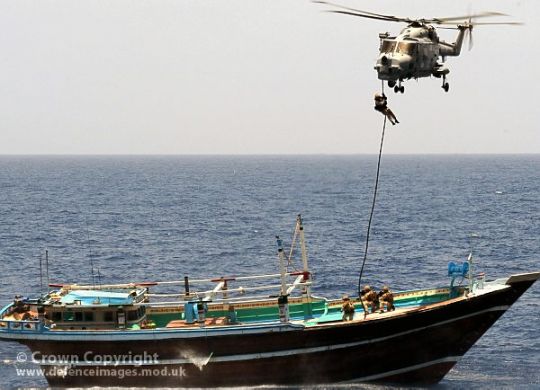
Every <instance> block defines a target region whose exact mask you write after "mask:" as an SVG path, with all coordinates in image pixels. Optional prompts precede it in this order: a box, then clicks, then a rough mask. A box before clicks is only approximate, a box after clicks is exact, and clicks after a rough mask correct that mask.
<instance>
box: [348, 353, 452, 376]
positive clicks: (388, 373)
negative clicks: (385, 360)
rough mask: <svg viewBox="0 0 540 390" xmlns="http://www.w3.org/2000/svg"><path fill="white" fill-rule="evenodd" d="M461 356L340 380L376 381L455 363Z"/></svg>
mask: <svg viewBox="0 0 540 390" xmlns="http://www.w3.org/2000/svg"><path fill="white" fill-rule="evenodd" d="M460 357H461V356H448V357H445V358H442V359H437V360H432V361H429V362H425V363H420V364H416V365H414V366H409V367H404V368H399V369H397V370H392V371H386V372H383V373H380V374H375V375H370V376H364V377H360V378H357V379H355V380H354V381H349V382H340V383H352V382H357V381H362V382H369V381H376V380H378V379H383V378H387V377H389V376H394V375H399V374H405V373H407V372H411V371H416V370H420V369H422V368H426V367H429V366H433V365H435V364H440V363H454V364H455V363H457V361H458V360H459V359H460Z"/></svg>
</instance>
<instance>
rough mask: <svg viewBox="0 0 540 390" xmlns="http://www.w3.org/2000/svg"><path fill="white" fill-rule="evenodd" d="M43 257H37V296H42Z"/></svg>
mask: <svg viewBox="0 0 540 390" xmlns="http://www.w3.org/2000/svg"><path fill="white" fill-rule="evenodd" d="M42 263H43V255H39V294H40V295H41V294H43V265H42Z"/></svg>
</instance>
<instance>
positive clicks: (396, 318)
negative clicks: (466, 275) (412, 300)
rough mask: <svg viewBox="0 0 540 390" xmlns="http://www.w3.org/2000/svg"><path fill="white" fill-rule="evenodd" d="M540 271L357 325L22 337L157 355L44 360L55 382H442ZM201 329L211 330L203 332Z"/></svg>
mask: <svg viewBox="0 0 540 390" xmlns="http://www.w3.org/2000/svg"><path fill="white" fill-rule="evenodd" d="M539 276H540V273H534V274H524V275H518V276H513V277H510V278H509V279H508V280H507V281H506V283H504V281H503V282H502V283H501V284H502V286H501V288H496V289H493V290H492V291H488V292H485V293H482V294H478V295H476V296H471V297H469V298H467V297H461V298H456V299H453V300H449V301H445V302H442V303H440V304H435V305H428V306H425V307H418V308H415V309H414V310H407V311H404V312H403V313H399V312H395V313H385V314H370V315H369V316H368V317H367V319H365V320H364V319H359V320H356V321H352V322H334V323H321V324H318V325H314V326H310V327H303V326H289V327H268V328H265V327H260V329H257V330H255V331H251V332H248V331H245V332H242V334H241V335H239V334H238V331H237V332H236V333H234V332H233V331H231V332H230V334H228V333H227V332H220V333H213V332H212V331H211V330H210V329H208V330H207V331H206V330H198V332H199V336H197V337H185V332H184V333H183V335H184V336H180V333H178V336H177V337H175V336H174V333H172V334H169V335H168V336H167V337H165V336H163V335H162V334H161V333H157V332H156V333H155V334H154V335H151V334H149V333H148V332H147V333H146V334H147V335H148V336H147V339H140V340H137V341H134V340H115V339H111V340H102V341H96V338H95V337H94V338H92V337H91V336H89V338H88V339H87V340H85V339H84V338H81V339H79V340H76V341H75V340H71V341H70V340H66V341H62V340H58V339H56V340H53V339H51V340H32V339H25V340H18V341H19V342H21V343H23V344H26V345H27V346H28V347H29V348H30V349H31V350H32V351H34V352H35V357H36V358H37V359H38V360H39V359H40V357H44V356H51V355H52V356H78V357H80V358H81V362H82V361H83V360H85V359H83V355H84V354H85V353H88V351H91V355H92V356H111V355H114V356H117V355H131V356H142V355H143V354H146V355H150V354H154V353H155V354H157V358H156V359H155V360H154V361H152V362H145V363H144V364H140V365H139V364H132V363H129V364H126V363H120V364H118V365H103V364H93V363H92V362H87V361H84V363H80V364H73V365H71V367H68V366H67V365H66V364H51V363H47V364H43V365H42V368H43V370H44V374H45V376H46V378H47V380H48V382H49V384H50V385H52V386H70V387H71V386H138V387H140V386H145V387H164V386H170V387H215V386H253V385H265V384H266V385H268V384H287V385H291V384H295V385H309V384H324V383H336V382H349V381H351V382H352V381H360V382H389V383H407V384H432V383H436V382H438V381H440V380H441V379H442V378H443V377H444V376H445V375H446V373H447V372H448V371H449V370H450V369H451V368H452V367H453V366H454V364H455V363H456V362H457V361H458V360H459V358H460V357H461V356H463V355H464V354H465V353H466V352H467V350H469V348H470V347H471V346H472V345H473V344H474V343H475V342H476V341H477V340H478V339H479V338H480V337H481V336H482V334H484V333H485V332H486V331H487V330H488V329H489V328H490V327H491V326H492V325H493V324H494V323H495V322H496V321H497V319H498V318H499V317H500V316H501V315H502V314H504V312H505V311H506V310H507V309H508V308H509V307H510V306H511V305H512V304H513V303H514V302H515V301H516V300H517V299H518V298H519V296H521V295H522V294H523V293H524V292H525V291H526V290H527V289H528V288H529V287H530V286H531V285H532V284H533V283H534V282H535V281H536V279H538V277H539ZM200 332H203V333H204V332H207V333H206V336H204V335H203V336H200V335H201V333H200Z"/></svg>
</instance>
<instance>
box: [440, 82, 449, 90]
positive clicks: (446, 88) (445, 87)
mask: <svg viewBox="0 0 540 390" xmlns="http://www.w3.org/2000/svg"><path fill="white" fill-rule="evenodd" d="M442 89H444V92H448V90H449V89H450V84H448V83H444V84H443V85H442Z"/></svg>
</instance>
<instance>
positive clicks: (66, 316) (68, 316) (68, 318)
mask: <svg viewBox="0 0 540 390" xmlns="http://www.w3.org/2000/svg"><path fill="white" fill-rule="evenodd" d="M63 314H64V316H63V317H64V321H73V320H74V319H75V316H74V315H73V312H72V311H65V312H64V313H63Z"/></svg>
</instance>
